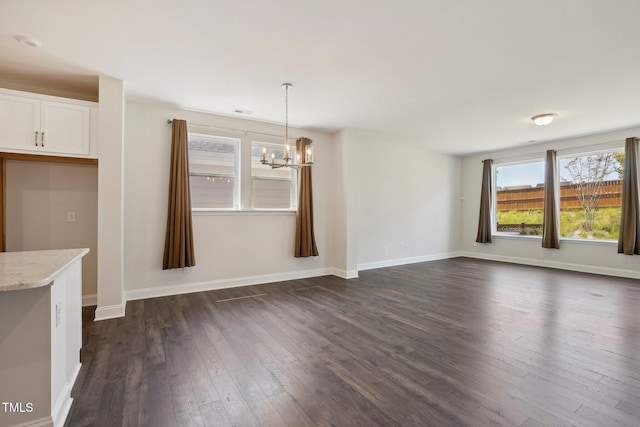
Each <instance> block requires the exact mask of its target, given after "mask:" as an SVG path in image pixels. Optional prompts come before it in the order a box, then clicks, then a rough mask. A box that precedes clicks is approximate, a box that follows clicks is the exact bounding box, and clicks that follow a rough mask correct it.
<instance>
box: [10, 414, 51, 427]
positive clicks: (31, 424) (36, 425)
mask: <svg viewBox="0 0 640 427" xmlns="http://www.w3.org/2000/svg"><path fill="white" fill-rule="evenodd" d="M52 426H53V418H51V416H49V417H44V418H38V419H37V420H32V421H27V422H25V423H21V424H14V425H13V427H52Z"/></svg>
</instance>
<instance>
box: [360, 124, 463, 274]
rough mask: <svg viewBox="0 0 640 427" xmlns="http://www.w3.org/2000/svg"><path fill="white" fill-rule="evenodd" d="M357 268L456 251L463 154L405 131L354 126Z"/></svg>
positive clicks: (435, 257) (390, 263)
mask: <svg viewBox="0 0 640 427" xmlns="http://www.w3.org/2000/svg"><path fill="white" fill-rule="evenodd" d="M355 139H356V140H357V141H356V144H357V155H356V156H353V158H352V159H350V160H351V161H350V163H349V167H350V168H353V169H354V174H355V176H356V181H355V191H354V192H353V193H354V197H355V201H356V203H357V208H356V214H355V221H354V222H352V223H351V224H350V226H356V227H357V264H358V269H361V270H362V269H368V268H376V267H382V266H388V265H396V264H404V263H409V262H418V261H425V260H430V259H439V258H447V257H451V256H454V255H455V252H456V250H457V243H458V239H457V236H458V232H457V230H458V227H459V218H460V217H459V209H458V208H459V202H458V195H459V186H460V164H461V159H460V158H458V157H456V156H452V155H448V154H442V153H438V152H435V151H432V150H427V149H424V148H422V147H420V146H419V144H420V140H419V139H417V138H412V137H410V136H406V135H394V134H386V133H380V132H372V131H362V130H360V131H357V136H356V137H355Z"/></svg>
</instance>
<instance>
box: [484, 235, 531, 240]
mask: <svg viewBox="0 0 640 427" xmlns="http://www.w3.org/2000/svg"><path fill="white" fill-rule="evenodd" d="M491 237H492V238H493V237H497V238H499V239H502V238H504V239H529V240H542V236H527V235H523V234H515V233H514V234H511V233H500V234H492V235H491Z"/></svg>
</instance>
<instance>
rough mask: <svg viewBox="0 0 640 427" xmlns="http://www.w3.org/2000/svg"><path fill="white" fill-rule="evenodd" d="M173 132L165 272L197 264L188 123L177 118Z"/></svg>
mask: <svg viewBox="0 0 640 427" xmlns="http://www.w3.org/2000/svg"><path fill="white" fill-rule="evenodd" d="M172 131H173V136H172V141H171V172H170V173H171V175H170V177H169V207H168V212H167V233H166V235H165V241H164V259H163V261H162V269H163V270H168V269H171V268H184V267H192V266H194V265H196V258H195V254H194V252H193V229H192V226H191V190H190V188H189V147H188V145H187V122H186V121H184V120H175V119H174V120H173V130H172Z"/></svg>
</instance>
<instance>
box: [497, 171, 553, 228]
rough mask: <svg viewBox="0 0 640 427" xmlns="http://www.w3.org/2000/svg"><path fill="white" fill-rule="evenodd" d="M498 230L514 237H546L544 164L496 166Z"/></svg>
mask: <svg viewBox="0 0 640 427" xmlns="http://www.w3.org/2000/svg"><path fill="white" fill-rule="evenodd" d="M494 182H495V184H496V185H495V187H496V197H495V201H496V202H495V223H496V229H495V231H496V232H497V233H500V234H510V235H540V236H541V235H542V220H543V212H544V162H543V161H541V160H536V161H532V162H526V163H524V162H523V163H516V164H504V165H496V166H495V180H494Z"/></svg>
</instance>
